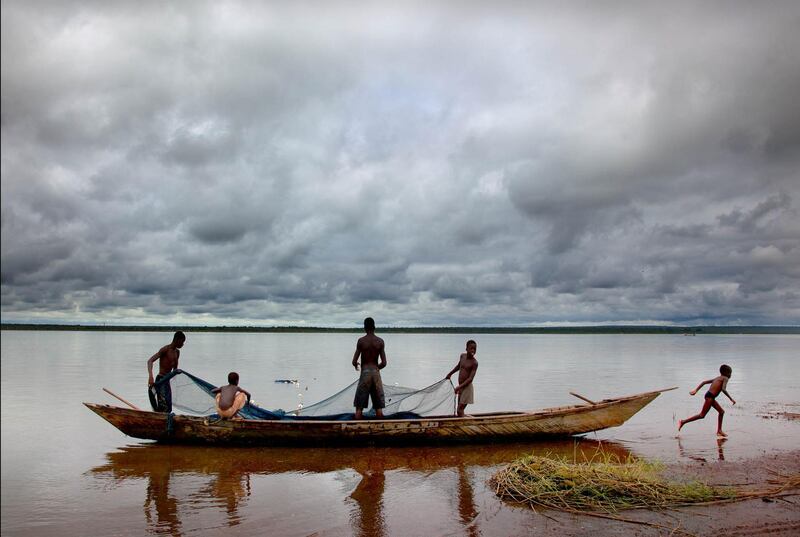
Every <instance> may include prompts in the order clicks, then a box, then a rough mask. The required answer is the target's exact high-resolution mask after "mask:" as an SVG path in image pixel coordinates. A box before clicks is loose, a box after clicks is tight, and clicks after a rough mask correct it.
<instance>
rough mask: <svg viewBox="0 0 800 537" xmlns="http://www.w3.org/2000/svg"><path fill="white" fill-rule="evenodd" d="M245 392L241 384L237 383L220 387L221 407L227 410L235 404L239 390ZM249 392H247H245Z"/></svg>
mask: <svg viewBox="0 0 800 537" xmlns="http://www.w3.org/2000/svg"><path fill="white" fill-rule="evenodd" d="M240 391H241V392H244V390H242V389H241V388H239V386H236V385H235V384H228V385H227V386H222V387H221V388H220V389H219V393H220V398H219V407H220V408H221V409H223V410H226V409H228V408H230V407H232V406H233V401H234V399H236V394H237V393H239V392H240ZM244 393H247V392H244Z"/></svg>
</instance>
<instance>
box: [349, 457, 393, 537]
mask: <svg viewBox="0 0 800 537" xmlns="http://www.w3.org/2000/svg"><path fill="white" fill-rule="evenodd" d="M358 466H360V465H356V466H354V467H353V469H354V470H355V471H357V472H358V473H359V474H361V481H359V483H358V486H357V487H356V489H355V490H354V491H353V493H352V494H350V497H351V498H352V499H354V500H355V501H356V503H357V504H358V510H356V511H353V513H352V514H351V515H350V525H351V527H352V529H353V534H354V535H359V536H360V537H381V536H383V535H385V534H386V522H385V521H384V519H383V492H384V489H385V485H386V476H385V474H384V469H383V461H381V460H376V467H375V468H373V467H372V461H368V462H367V469H366V470H362V469H360V468H359V467H358Z"/></svg>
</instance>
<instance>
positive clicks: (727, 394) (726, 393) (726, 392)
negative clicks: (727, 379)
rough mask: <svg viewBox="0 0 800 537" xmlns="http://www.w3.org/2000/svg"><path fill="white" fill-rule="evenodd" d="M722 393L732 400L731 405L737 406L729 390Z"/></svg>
mask: <svg viewBox="0 0 800 537" xmlns="http://www.w3.org/2000/svg"><path fill="white" fill-rule="evenodd" d="M722 393H724V394H725V395H726V396H727V397H728V399H730V400H731V403H733V404H734V405H735V404H736V401H734V400H733V397H731V394H729V393H728V390H722Z"/></svg>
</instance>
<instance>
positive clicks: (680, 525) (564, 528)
mask: <svg viewBox="0 0 800 537" xmlns="http://www.w3.org/2000/svg"><path fill="white" fill-rule="evenodd" d="M775 472H778V473H780V474H784V475H791V474H797V473H800V450H797V451H792V452H788V453H780V454H769V453H766V452H765V453H764V454H763V455H762V456H759V457H755V458H752V459H747V460H740V461H736V462H726V461H717V462H710V463H709V462H699V461H698V462H691V463H678V464H672V465H669V466H668V467H667V469H666V472H665V475H666V476H667V477H668V478H669V479H675V480H692V479H698V480H701V481H704V482H707V483H709V484H714V485H736V486H737V487H745V488H747V489H752V490H761V489H765V488H769V487H770V486H771V485H770V484H769V483H768V482H769V480H771V479H774V478H775V475H774V473H775ZM792 492H793V493H794V494H795V495H794V496H788V497H783V498H774V499H771V498H767V499H753V500H744V501H739V502H733V503H727V504H717V505H711V506H701V507H682V508H679V509H675V510H669V511H641V510H634V511H625V512H621V513H620V514H619V515H620V516H622V517H624V518H627V519H631V520H635V521H639V522H645V523H648V524H654V525H657V526H660V527H657V526H652V525H640V524H635V523H628V522H620V521H615V520H605V519H600V518H595V517H591V516H585V515H569V514H564V513H559V512H553V511H544V512H542V513H534V512H530V509H527V508H525V507H515V506H503V507H502V508H501V509H499V510H498V511H497V512H496V513H495V514H494V515H493V516H492V517H491V518H487V519H485V520H483V521H480V520H478V521H476V522H477V523H476V528H475V529H476V530H477V531H476V533H475V534H476V535H565V536H570V537H577V536H586V537H596V536H598V535H603V536H606V535H619V536H623V535H640V536H649V535H653V536H655V535H671V534H672V535H687V534H688V535H697V536H712V535H713V536H722V535H725V536H744V535H778V536H787V537H788V536H796V535H800V490H797V489H795V490H794V491H792ZM526 510H527V511H528V512H526ZM522 513H525V515H526V516H523V517H520V515H521V514H522ZM477 518H480V517H477ZM673 532H674V533H673Z"/></svg>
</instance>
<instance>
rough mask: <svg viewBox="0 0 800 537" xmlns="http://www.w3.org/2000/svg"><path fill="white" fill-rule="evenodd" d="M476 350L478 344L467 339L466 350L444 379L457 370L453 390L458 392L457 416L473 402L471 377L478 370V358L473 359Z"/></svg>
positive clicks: (473, 391) (473, 393)
mask: <svg viewBox="0 0 800 537" xmlns="http://www.w3.org/2000/svg"><path fill="white" fill-rule="evenodd" d="M477 351H478V344H477V343H475V341H474V340H472V339H470V340H469V341H467V352H465V353H462V354H461V356H460V357H459V359H458V363H457V364H456V366H455V367H454V368H453V370H452V371H450V372H449V373H448V374H447V376H446V377H445V378H446V379H450V376H451V375H452V374H453V373H455V372H456V371H458V386H456V388H455V392H456V393H457V394H458V412H457V415H458V416H459V417H463V416H464V409H465V408H467V405H470V404H473V403H474V402H475V390H474V388H473V386H472V379H474V378H475V373H477V372H478V360H476V359H475V353H476V352H477Z"/></svg>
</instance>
